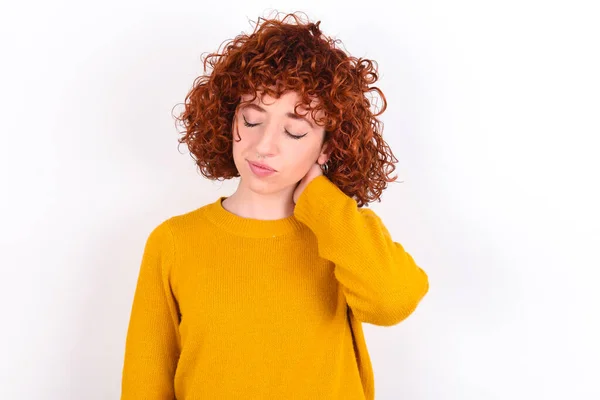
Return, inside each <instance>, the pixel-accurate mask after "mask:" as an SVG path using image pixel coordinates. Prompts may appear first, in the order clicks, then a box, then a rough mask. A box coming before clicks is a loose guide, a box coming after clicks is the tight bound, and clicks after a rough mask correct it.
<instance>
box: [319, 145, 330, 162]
mask: <svg viewBox="0 0 600 400" xmlns="http://www.w3.org/2000/svg"><path fill="white" fill-rule="evenodd" d="M328 160H329V155H327V143H326V144H324V145H323V147H322V148H321V153H319V158H317V163H319V164H321V165H323V164H325V163H326V162H327V161H328Z"/></svg>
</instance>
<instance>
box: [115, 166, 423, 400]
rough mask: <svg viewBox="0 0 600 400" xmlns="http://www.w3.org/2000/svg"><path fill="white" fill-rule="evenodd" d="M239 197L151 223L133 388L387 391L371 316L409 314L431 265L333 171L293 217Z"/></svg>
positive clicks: (338, 393) (307, 399)
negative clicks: (375, 361) (256, 209)
mask: <svg viewBox="0 0 600 400" xmlns="http://www.w3.org/2000/svg"><path fill="white" fill-rule="evenodd" d="M225 198H226V197H220V198H219V199H218V200H217V201H215V202H214V203H210V204H207V205H204V206H202V207H200V208H198V209H196V210H193V211H190V212H187V213H185V214H181V215H177V216H174V217H171V218H169V219H166V220H164V221H163V222H162V223H160V224H159V225H158V226H156V228H154V229H153V230H152V232H151V233H150V234H149V236H148V238H147V241H146V245H145V248H144V252H143V256H142V261H141V267H140V270H139V276H138V280H137V286H136V289H135V294H134V297H133V304H132V309H131V317H130V320H129V327H128V331H127V338H126V342H125V355H124V364H123V372H122V390H121V399H122V400H173V399H179V400H201V399H202V400H229V399H236V400H239V399H278V400H280V399H286V400H296V399H297V400H318V399H324V400H325V399H327V400H329V399H336V400H337V399H344V400H372V399H374V397H375V394H374V392H375V385H374V375H373V369H372V365H371V361H370V358H369V353H368V351H367V346H366V342H365V337H364V334H363V330H362V325H361V323H369V324H373V325H379V326H392V325H395V324H398V323H399V322H400V321H402V320H404V319H405V318H406V317H408V316H409V315H410V314H411V313H412V312H413V311H414V310H415V308H416V307H417V305H418V303H419V302H420V300H421V299H422V298H423V296H424V295H425V294H426V293H427V291H428V289H429V282H428V278H427V275H426V274H425V272H424V271H423V270H422V269H421V268H420V267H419V266H417V264H416V263H415V261H414V260H413V258H412V257H411V256H410V254H409V253H407V252H406V251H405V250H404V249H403V247H402V246H401V245H400V244H399V243H397V242H395V241H393V240H392V238H391V237H390V234H389V232H388V230H387V229H386V228H385V226H384V225H383V223H382V221H381V219H380V218H379V217H378V216H377V215H376V214H375V213H374V212H373V211H372V210H370V209H368V208H358V207H357V203H356V201H355V200H354V199H352V198H351V197H349V196H347V195H346V194H345V193H344V192H342V191H341V190H340V189H339V188H338V187H337V186H336V185H335V184H333V183H332V182H331V181H330V180H329V179H328V178H327V177H326V176H319V177H317V178H315V179H313V180H312V181H311V182H310V183H309V184H308V185H307V186H306V187H305V189H304V191H303V192H302V194H301V195H300V197H299V198H298V201H297V204H296V205H295V209H294V213H293V215H290V216H289V217H286V218H283V219H277V220H258V219H252V218H245V217H241V216H238V215H236V214H234V213H232V212H229V211H228V210H226V209H225V208H224V207H223V205H222V201H223V200H224V199H225Z"/></svg>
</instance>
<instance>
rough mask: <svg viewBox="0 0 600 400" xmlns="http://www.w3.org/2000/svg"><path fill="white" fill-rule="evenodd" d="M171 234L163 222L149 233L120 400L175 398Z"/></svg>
mask: <svg viewBox="0 0 600 400" xmlns="http://www.w3.org/2000/svg"><path fill="white" fill-rule="evenodd" d="M173 259H174V249H173V236H172V234H171V231H170V229H169V227H168V225H167V222H163V223H162V224H160V225H159V226H158V227H156V228H155V229H154V230H153V231H152V232H151V233H150V235H149V237H148V239H147V241H146V246H145V249H144V254H143V257H142V262H141V267H140V272H139V276H138V280H137V287H136V290H135V294H134V298H133V305H132V309H131V317H130V320H129V328H128V331H127V339H126V344H125V357H124V365H123V375H122V387H121V400H134V399H135V400H139V399H144V400H173V399H175V394H174V384H173V380H174V376H175V370H176V367H177V361H178V358H179V351H180V349H179V346H180V337H179V331H178V326H179V317H178V315H179V314H178V309H177V305H176V301H175V299H174V297H173V294H172V292H171V289H170V284H169V272H170V269H171V268H172V265H173Z"/></svg>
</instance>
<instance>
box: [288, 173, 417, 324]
mask: <svg viewBox="0 0 600 400" xmlns="http://www.w3.org/2000/svg"><path fill="white" fill-rule="evenodd" d="M294 215H295V216H296V218H297V219H298V220H300V221H301V222H302V223H304V224H305V225H307V226H308V227H309V228H310V229H311V230H312V231H313V233H314V234H315V236H316V237H317V246H318V251H319V255H320V256H321V257H323V258H325V259H328V260H330V261H331V262H333V263H334V273H335V277H336V278H337V280H338V282H339V283H340V284H341V285H342V288H343V290H344V293H345V296H346V302H347V303H348V306H349V307H350V308H351V309H352V312H353V313H354V315H355V316H356V317H357V318H358V319H359V320H360V321H362V322H367V323H370V324H373V325H380V326H392V325H396V324H398V323H399V322H401V321H402V320H404V319H405V318H407V317H408V316H409V315H410V314H411V313H412V312H413V311H414V310H415V309H416V307H417V305H418V304H419V302H420V301H421V299H422V298H423V297H424V296H425V294H426V293H427V292H428V290H429V280H428V277H427V274H426V273H425V272H424V271H423V270H422V269H421V268H420V267H419V266H418V265H417V264H416V263H415V261H414V259H413V258H412V256H411V255H410V254H409V253H407V252H406V251H405V250H404V248H403V247H402V245H401V244H400V243H397V242H395V241H393V240H392V238H391V237H390V233H389V232H388V230H387V229H386V227H385V226H384V224H383V223H382V221H381V219H380V218H379V217H378V216H377V215H376V214H375V212H373V211H372V210H370V209H359V208H358V207H357V203H356V201H355V200H354V199H353V198H351V197H349V196H347V195H346V194H345V193H344V192H342V191H341V189H339V188H338V187H337V186H336V185H335V184H334V183H333V182H331V181H330V180H329V179H328V178H327V177H326V176H324V175H320V176H318V177H317V178H315V179H313V180H312V181H311V182H310V183H309V184H308V185H307V186H306V187H305V189H304V191H303V192H302V193H301V195H300V197H299V198H298V202H297V204H296V206H295V209H294Z"/></svg>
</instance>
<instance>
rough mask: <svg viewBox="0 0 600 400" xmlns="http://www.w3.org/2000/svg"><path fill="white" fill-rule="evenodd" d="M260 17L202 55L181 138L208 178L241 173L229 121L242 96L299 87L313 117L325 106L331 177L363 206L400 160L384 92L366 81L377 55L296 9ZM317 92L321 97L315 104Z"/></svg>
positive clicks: (374, 74) (377, 193) (373, 77)
mask: <svg viewBox="0 0 600 400" xmlns="http://www.w3.org/2000/svg"><path fill="white" fill-rule="evenodd" d="M290 19H292V20H293V21H291V22H290V21H289V20H290ZM258 20H259V22H258V24H257V25H256V28H255V29H254V32H253V33H252V34H250V35H247V34H241V35H239V36H237V37H236V38H235V39H233V40H231V41H229V42H227V43H226V46H225V47H224V49H223V51H222V52H221V53H219V52H218V51H217V52H216V53H210V54H208V56H207V57H206V58H205V59H204V73H205V75H202V76H199V77H198V78H196V79H195V80H194V84H193V87H192V89H191V90H190V92H189V93H188V94H187V96H186V98H185V109H184V110H183V112H182V113H181V114H180V115H179V116H176V117H175V119H176V123H181V124H182V125H183V127H184V129H185V130H184V132H181V133H182V134H183V137H181V138H179V139H178V142H179V143H180V144H182V143H185V144H186V145H187V146H188V148H189V150H190V154H191V156H192V158H193V159H194V161H195V163H196V165H197V166H198V167H199V169H200V172H201V174H202V175H203V176H204V177H206V178H208V179H211V180H221V179H230V178H234V177H238V176H239V172H238V170H237V168H236V166H235V164H234V160H233V153H232V151H233V147H232V146H233V145H232V141H233V137H232V136H233V135H232V124H233V118H234V115H235V112H236V110H237V107H238V106H239V105H240V98H241V96H242V95H243V94H251V95H254V98H256V96H257V93H258V92H259V91H263V92H264V93H265V94H269V95H270V96H272V97H275V98H278V97H279V96H280V95H281V94H282V93H283V92H285V91H290V90H291V91H295V92H297V93H298V94H299V96H300V97H301V99H302V104H303V105H304V106H305V107H306V108H305V109H306V110H307V111H309V112H311V116H312V117H313V119H315V115H317V113H318V112H319V111H323V113H322V114H321V115H322V116H323V118H321V119H320V120H317V119H315V122H317V124H319V125H321V126H323V127H324V128H325V136H324V142H327V143H328V146H327V154H328V155H329V160H328V167H329V168H328V171H327V177H328V178H329V179H330V180H331V181H332V182H333V183H334V184H335V185H336V186H338V187H339V188H340V189H341V190H342V191H343V192H344V193H345V194H346V195H348V196H350V197H352V198H353V199H354V200H355V201H356V202H357V205H358V207H362V206H364V205H368V203H369V202H371V201H374V200H378V201H381V200H380V196H381V193H382V192H383V190H384V189H385V188H386V187H387V183H388V182H393V181H395V180H396V179H397V176H394V177H389V175H390V174H391V173H392V172H393V171H394V170H395V166H394V163H396V162H398V160H397V159H396V157H394V155H393V153H392V151H391V149H390V148H389V146H388V145H387V143H386V142H385V141H384V140H383V138H382V136H381V132H382V127H383V124H382V122H381V121H379V120H378V119H377V117H378V116H379V115H381V114H382V113H383V112H384V111H385V109H386V107H387V102H386V99H385V96H384V94H383V92H382V91H381V90H380V89H379V88H377V87H372V86H371V87H370V86H369V85H372V84H373V83H375V82H376V81H377V79H378V74H377V68H376V65H377V64H376V62H375V61H372V60H368V59H363V58H356V57H352V56H350V55H348V54H347V53H346V52H344V51H343V50H341V49H340V48H338V47H336V44H337V43H339V40H333V39H331V38H328V37H325V36H324V35H323V34H322V33H321V31H320V29H319V25H320V23H321V21H318V22H317V23H311V22H306V23H304V22H303V21H302V20H301V18H299V17H298V15H296V13H292V14H286V15H285V16H284V18H283V19H282V20H278V19H276V18H274V19H263V18H259V19H258ZM261 20H262V21H263V23H262V24H261V23H260V21H261ZM207 64H209V65H210V66H211V68H212V73H210V74H206V71H207ZM369 92H377V93H378V94H379V95H380V97H381V99H382V101H383V105H382V107H381V108H380V110H379V112H377V113H374V112H372V111H371V103H370V101H369V99H368V98H367V96H366V95H367V94H368V93H369ZM314 98H317V99H318V100H319V101H318V103H317V105H316V106H314V107H312V108H311V106H310V105H311V99H314Z"/></svg>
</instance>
